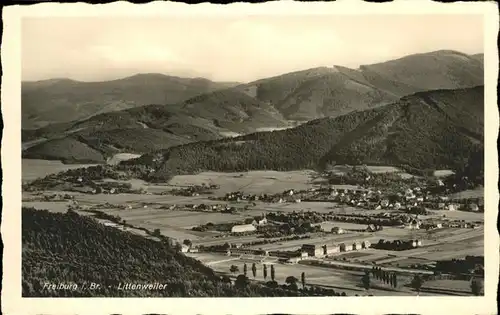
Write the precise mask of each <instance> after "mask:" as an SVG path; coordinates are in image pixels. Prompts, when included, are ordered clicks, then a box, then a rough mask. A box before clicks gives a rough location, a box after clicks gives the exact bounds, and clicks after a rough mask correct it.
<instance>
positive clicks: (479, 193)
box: [448, 187, 484, 199]
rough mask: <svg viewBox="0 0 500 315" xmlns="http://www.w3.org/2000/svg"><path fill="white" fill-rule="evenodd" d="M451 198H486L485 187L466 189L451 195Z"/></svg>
mask: <svg viewBox="0 0 500 315" xmlns="http://www.w3.org/2000/svg"><path fill="white" fill-rule="evenodd" d="M448 197H450V198H451V199H453V198H484V188H483V187H481V188H477V189H471V190H465V191H461V192H457V193H454V194H451V195H449V196H448Z"/></svg>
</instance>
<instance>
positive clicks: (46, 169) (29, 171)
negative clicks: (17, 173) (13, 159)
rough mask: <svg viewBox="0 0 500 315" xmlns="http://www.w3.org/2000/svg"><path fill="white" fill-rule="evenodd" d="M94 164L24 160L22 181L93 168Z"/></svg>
mask: <svg viewBox="0 0 500 315" xmlns="http://www.w3.org/2000/svg"><path fill="white" fill-rule="evenodd" d="M93 165H94V164H63V163H62V162H61V161H47V160H36V159H23V160H22V180H23V182H26V181H32V180H35V179H37V178H41V177H45V176H47V175H50V174H54V173H59V172H62V171H66V170H69V169H75V168H80V167H88V166H93Z"/></svg>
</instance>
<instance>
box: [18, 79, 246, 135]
mask: <svg viewBox="0 0 500 315" xmlns="http://www.w3.org/2000/svg"><path fill="white" fill-rule="evenodd" d="M234 85H237V83H225V82H212V81H210V80H207V79H202V78H180V77H175V76H168V75H163V74H158V73H143V74H137V75H134V76H131V77H127V78H123V79H118V80H112V81H105V82H80V81H75V80H70V79H50V80H42V81H36V82H22V85H21V91H22V108H23V110H22V125H23V129H33V128H39V127H43V126H46V125H48V124H53V123H60V122H70V121H74V120H82V119H86V118H88V117H90V116H94V115H97V114H101V113H106V112H113V111H119V110H124V109H129V108H135V107H138V106H144V105H148V104H176V103H179V102H182V101H184V100H187V99H189V98H191V97H194V96H196V95H200V94H203V93H209V92H212V91H216V90H219V89H226V88H228V87H231V86H234Z"/></svg>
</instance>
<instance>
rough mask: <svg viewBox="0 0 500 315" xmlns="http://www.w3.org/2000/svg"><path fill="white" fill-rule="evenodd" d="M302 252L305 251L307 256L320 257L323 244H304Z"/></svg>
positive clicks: (322, 252)
mask: <svg viewBox="0 0 500 315" xmlns="http://www.w3.org/2000/svg"><path fill="white" fill-rule="evenodd" d="M302 252H305V253H307V255H308V256H309V257H321V256H324V254H325V250H324V248H323V246H319V245H314V244H304V245H302Z"/></svg>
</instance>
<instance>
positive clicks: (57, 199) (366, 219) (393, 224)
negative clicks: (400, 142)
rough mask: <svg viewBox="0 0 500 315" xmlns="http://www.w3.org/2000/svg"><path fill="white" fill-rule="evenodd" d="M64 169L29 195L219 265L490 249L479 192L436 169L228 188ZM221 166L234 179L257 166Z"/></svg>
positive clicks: (436, 256)
mask: <svg viewBox="0 0 500 315" xmlns="http://www.w3.org/2000/svg"><path fill="white" fill-rule="evenodd" d="M60 176H61V175H57V174H56V175H51V176H48V177H47V178H45V179H43V180H41V181H39V182H38V184H39V185H40V183H42V185H43V186H44V187H47V186H49V187H52V189H44V190H40V189H37V187H36V185H33V186H31V187H29V186H25V188H26V189H25V190H24V191H25V193H24V194H25V197H24V199H23V204H25V205H26V206H29V205H35V206H40V205H55V206H54V208H56V206H57V205H60V206H59V207H61V206H63V205H65V207H66V208H67V209H71V210H72V211H77V212H79V213H82V214H85V215H92V216H96V217H97V218H99V219H100V220H103V222H104V223H105V224H106V225H108V226H114V227H117V228H121V229H124V230H128V231H133V230H134V229H136V230H142V232H141V233H145V235H149V236H152V237H155V236H156V237H157V236H162V237H167V238H171V239H172V240H174V241H175V242H177V243H178V244H179V246H180V250H181V251H182V252H184V253H185V254H186V255H189V256H192V257H195V258H197V259H199V260H201V261H202V262H206V263H207V265H209V266H210V267H211V268H213V269H214V270H216V271H217V272H221V273H223V274H224V273H229V274H231V271H230V269H231V267H232V266H233V265H234V264H238V263H240V264H247V263H249V264H257V265H261V266H264V265H268V264H271V265H276V264H279V265H282V266H287V267H286V268H288V269H287V270H290V272H291V273H294V272H295V271H296V272H299V271H300V272H306V273H307V270H310V269H311V268H324V269H328V270H340V271H342V270H346V268H347V269H348V270H357V271H359V272H361V271H363V270H371V268H373V267H374V266H379V267H380V268H385V269H387V270H392V272H397V273H401V274H414V273H416V274H421V275H434V273H435V270H436V266H437V265H438V264H440V266H443V261H446V260H449V259H465V258H466V257H476V256H483V255H484V254H483V253H482V250H483V241H484V240H483V224H484V219H483V215H482V212H484V202H483V198H481V197H480V196H479V197H478V196H472V197H468V198H460V196H458V197H457V196H455V197H453V196H452V195H451V194H450V191H449V189H450V187H449V184H447V183H446V184H445V182H444V181H443V180H440V179H438V180H434V181H432V182H429V181H427V182H426V183H423V182H422V181H413V182H412V181H408V180H405V181H403V184H401V187H399V189H398V188H397V189H394V187H391V189H387V188H386V187H384V186H379V187H377V186H375V185H373V186H370V185H369V182H368V183H367V181H366V179H365V180H364V181H362V182H359V183H358V185H342V184H331V183H329V182H328V181H326V182H325V181H323V182H321V183H319V184H314V185H306V186H304V185H303V184H300V185H299V184H293V185H292V186H293V188H287V187H286V180H285V181H283V183H282V184H281V185H280V186H277V187H274V186H272V187H273V189H272V190H269V189H268V190H267V191H264V190H261V191H260V192H259V190H260V188H258V187H260V186H259V185H261V184H259V181H263V180H262V179H261V177H259V178H258V179H257V180H255V179H252V180H251V181H252V183H257V185H255V188H251V187H250V186H249V187H248V189H239V190H236V191H228V190H227V187H234V185H233V184H231V185H227V183H225V182H224V181H221V182H220V183H214V182H213V181H212V180H210V181H208V182H204V181H199V180H198V181H197V182H196V183H185V184H184V185H145V184H142V185H137V183H135V182H132V183H131V182H130V181H127V178H120V179H105V178H99V179H95V178H90V177H86V176H82V175H81V174H78V173H75V174H74V176H72V177H71V178H70V179H69V180H68V178H66V177H64V178H60ZM65 176H67V174H66V175H65ZM224 176H227V177H228V179H227V180H230V181H231V183H233V182H237V181H244V180H248V178H249V177H251V176H253V175H252V174H251V173H245V174H240V175H234V176H233V175H232V176H231V177H230V178H229V175H224ZM255 176H256V175H255ZM259 176H260V175H259ZM375 176H376V175H375ZM289 177H290V176H289V175H287V179H288V178H289ZM62 182H64V187H61V186H60V185H61V183H62ZM269 187H271V186H269ZM279 187H283V188H285V189H283V190H281V191H277V189H279ZM149 236H148V237H149ZM280 268H281V267H280ZM332 268H333V269H332ZM233 269H234V268H233ZM442 269H443V268H441V270H440V273H444V274H446V272H443V270H442ZM445 269H446V268H445ZM342 272H344V271H342ZM299 275H300V273H298V274H296V276H299ZM440 277H443V276H442V275H441V276H440ZM448 277H449V275H448ZM457 277H458V275H457ZM461 277H463V275H461ZM318 281H319V280H318ZM324 285H332V284H331V283H328V284H324Z"/></svg>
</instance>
